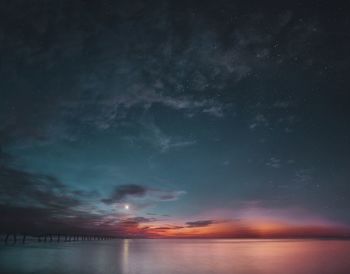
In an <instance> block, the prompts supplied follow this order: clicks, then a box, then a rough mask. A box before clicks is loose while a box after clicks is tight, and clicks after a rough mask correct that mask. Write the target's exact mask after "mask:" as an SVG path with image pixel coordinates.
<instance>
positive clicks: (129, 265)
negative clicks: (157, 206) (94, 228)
mask: <svg viewBox="0 0 350 274" xmlns="http://www.w3.org/2000/svg"><path fill="white" fill-rule="evenodd" d="M0 273H1V274H10V273H11V274H12V273H16V274H23V273H33V274H51V273H57V274H68V273H70V274H71V273H72V274H74V273H84V274H90V273H91V274H99V273H101V274H109V273H114V274H127V273H128V274H138V273H140V274H141V273H142V274H171V273H174V274H180V273H181V274H197V273H198V274H207V273H211V274H213V273H220V274H255V273H256V274H277V273H278V274H349V273H350V241H330V240H329V241H316V240H306V241H301V240H300V241H297V240H293V241H290V240H259V241H255V240H113V241H100V242H94V241H92V242H73V243H57V244H55V243H46V244H39V243H38V244H34V243H33V244H25V245H23V246H22V245H20V244H18V245H15V246H4V245H2V246H1V247H0Z"/></svg>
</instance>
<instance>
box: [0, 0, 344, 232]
mask: <svg viewBox="0 0 350 274" xmlns="http://www.w3.org/2000/svg"><path fill="white" fill-rule="evenodd" d="M260 2H261V1H256V2H254V1H253V2H251V3H250V4H249V5H248V3H246V1H208V2H206V1H152V3H146V1H82V0H78V1H68V0H67V1H66V0H63V1H43V0H37V1H19V0H12V1H2V2H1V3H0V53H1V60H0V96H1V97H0V212H1V220H0V228H1V231H0V232H6V231H14V230H19V231H22V230H23V228H24V227H25V228H26V230H28V232H30V233H38V232H41V231H50V230H52V231H57V232H61V231H62V232H65V231H94V232H100V233H109V234H113V235H116V236H121V237H123V236H126V235H127V236H130V237H131V236H135V237H138V236H140V237H163V236H166V237H167V236H169V237H170V236H174V237H175V236H179V237H187V236H189V237H192V236H201V237H220V236H222V237H264V236H268V237H285V236H349V235H350V215H349V213H348V212H349V209H350V202H349V199H348V197H349V196H350V185H349V178H350V169H349V167H350V157H349V155H350V142H349V140H350V130H349V124H350V121H349V117H350V111H349V107H348V99H349V96H348V93H349V88H350V80H349V77H348V72H349V65H350V56H349V54H348V49H349V48H350V36H349V27H350V20H349V17H348V15H347V13H346V12H345V10H346V9H344V8H342V7H340V6H334V5H333V4H331V3H327V4H321V1H311V2H310V3H306V1H303V2H298V1H294V2H290V3H289V5H286V4H285V3H280V2H281V1H277V2H276V3H274V2H270V1H268V2H269V3H264V5H263V4H262V3H260ZM304 2H305V3H304ZM312 2H313V3H312ZM126 205H128V209H126Z"/></svg>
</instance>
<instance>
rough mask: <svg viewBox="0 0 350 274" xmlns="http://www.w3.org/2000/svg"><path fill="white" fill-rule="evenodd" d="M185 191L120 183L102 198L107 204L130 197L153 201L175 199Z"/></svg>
mask: <svg viewBox="0 0 350 274" xmlns="http://www.w3.org/2000/svg"><path fill="white" fill-rule="evenodd" d="M183 194H185V192H184V191H170V190H161V189H155V188H149V187H146V186H142V185H134V184H130V185H120V186H117V187H116V188H115V190H114V191H113V193H112V195H111V196H110V197H109V198H105V199H102V202H104V203H105V204H113V203H120V202H123V201H126V200H127V199H128V198H144V199H148V200H151V201H173V200H176V199H178V198H179V197H180V196H181V195H183Z"/></svg>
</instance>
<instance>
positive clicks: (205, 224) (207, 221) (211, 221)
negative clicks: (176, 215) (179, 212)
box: [186, 220, 215, 227]
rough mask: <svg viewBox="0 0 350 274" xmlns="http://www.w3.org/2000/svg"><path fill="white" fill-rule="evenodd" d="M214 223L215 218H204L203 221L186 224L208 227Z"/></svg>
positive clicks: (188, 225) (187, 223)
mask: <svg viewBox="0 0 350 274" xmlns="http://www.w3.org/2000/svg"><path fill="white" fill-rule="evenodd" d="M214 223H215V221H213V220H202V221H193V222H186V225H187V227H206V226H209V225H211V224H214Z"/></svg>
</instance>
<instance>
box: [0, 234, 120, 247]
mask: <svg viewBox="0 0 350 274" xmlns="http://www.w3.org/2000/svg"><path fill="white" fill-rule="evenodd" d="M113 239H116V237H114V236H107V235H95V234H93V235H91V234H61V233H43V234H38V235H30V234H25V233H6V234H3V235H2V237H1V241H2V242H3V243H4V244H6V245H7V244H8V245H11V244H12V245H14V244H18V243H21V244H25V243H28V242H42V243H53V242H56V243H59V242H78V241H80V242H81V241H106V240H113Z"/></svg>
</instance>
